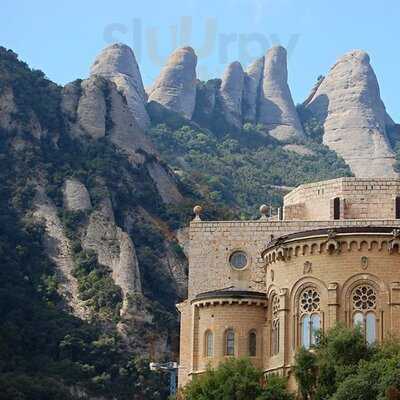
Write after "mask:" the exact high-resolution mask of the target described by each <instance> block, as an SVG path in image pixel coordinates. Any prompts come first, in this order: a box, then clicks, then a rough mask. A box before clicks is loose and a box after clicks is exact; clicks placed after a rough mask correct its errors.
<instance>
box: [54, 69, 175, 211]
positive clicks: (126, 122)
mask: <svg viewBox="0 0 400 400" xmlns="http://www.w3.org/2000/svg"><path fill="white" fill-rule="evenodd" d="M61 106H62V110H63V112H64V113H65V115H66V117H67V120H68V124H69V126H70V129H71V132H72V133H73V134H74V135H77V136H82V135H89V136H90V137H91V138H93V139H95V140H97V139H100V138H104V137H106V136H107V137H108V138H109V140H110V141H111V142H112V143H113V144H114V145H115V146H116V147H117V148H118V149H120V150H121V151H122V152H123V153H125V154H126V155H127V156H128V157H129V159H130V160H131V162H133V163H135V164H142V163H144V162H145V161H146V156H145V154H147V155H150V156H151V158H152V160H153V161H151V162H149V163H146V166H148V171H149V174H150V175H151V177H152V179H153V181H154V183H155V185H156V186H157V188H158V189H159V192H160V196H161V197H162V199H163V200H164V202H165V203H173V202H180V201H181V200H182V196H181V194H180V193H179V190H178V188H177V185H176V182H175V179H174V177H173V174H172V173H171V172H170V171H169V170H168V168H167V167H165V166H162V165H161V164H159V162H158V159H157V151H156V150H155V148H154V146H153V144H152V143H151V141H150V139H149V138H148V137H147V135H146V134H145V133H144V132H143V130H142V129H141V128H140V127H139V126H138V124H137V123H136V120H135V119H134V118H132V113H131V110H130V109H129V107H128V105H127V103H126V101H125V97H124V95H123V94H122V93H121V92H119V91H118V89H117V87H116V85H115V84H114V83H113V82H111V81H110V80H108V79H106V78H103V77H101V76H99V75H93V76H91V77H90V78H88V79H86V80H84V81H82V82H79V81H78V82H73V83H70V84H68V85H66V86H65V87H64V88H63V95H62V104H61Z"/></svg>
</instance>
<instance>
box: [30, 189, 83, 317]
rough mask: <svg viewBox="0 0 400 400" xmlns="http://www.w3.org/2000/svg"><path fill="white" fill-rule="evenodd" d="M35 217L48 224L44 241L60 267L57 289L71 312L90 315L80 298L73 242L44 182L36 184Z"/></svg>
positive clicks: (45, 226)
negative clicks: (75, 273) (68, 236)
mask: <svg viewBox="0 0 400 400" xmlns="http://www.w3.org/2000/svg"><path fill="white" fill-rule="evenodd" d="M33 217H34V219H35V221H36V222H37V223H40V224H43V225H44V228H45V237H44V245H45V248H46V253H47V255H48V257H49V258H50V260H51V261H53V262H54V264H55V265H56V267H57V270H56V277H57V282H58V291H59V293H60V295H61V296H62V297H63V299H64V300H65V302H66V304H67V305H68V307H69V308H70V310H71V312H73V313H74V314H75V315H77V316H78V317H81V318H87V317H88V311H87V310H86V309H85V307H84V305H83V303H82V302H81V301H80V299H79V290H78V283H77V280H76V279H75V277H74V276H73V269H74V259H73V252H72V249H71V243H70V241H69V239H68V238H67V236H66V235H65V232H64V227H63V225H62V223H61V221H60V218H59V217H58V213H57V208H56V206H55V205H54V203H53V201H52V200H51V199H49V198H48V197H47V195H46V194H45V190H44V188H43V187H42V186H39V187H37V192H36V196H35V199H34V206H33Z"/></svg>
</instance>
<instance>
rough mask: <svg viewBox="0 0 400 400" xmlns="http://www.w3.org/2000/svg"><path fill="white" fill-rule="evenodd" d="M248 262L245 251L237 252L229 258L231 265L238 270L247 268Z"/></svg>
mask: <svg viewBox="0 0 400 400" xmlns="http://www.w3.org/2000/svg"><path fill="white" fill-rule="evenodd" d="M247 262H248V260H247V254H246V253H245V252H244V251H235V252H234V253H232V254H231V256H230V257H229V263H230V264H231V266H232V267H233V268H236V269H243V268H246V266H247Z"/></svg>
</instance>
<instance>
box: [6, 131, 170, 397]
mask: <svg viewBox="0 0 400 400" xmlns="http://www.w3.org/2000/svg"><path fill="white" fill-rule="evenodd" d="M10 149H11V148H10V145H9V143H8V136H7V134H6V132H2V133H1V135H0V186H1V187H0V202H1V204H2V207H1V208H0V265H1V268H0V313H1V316H2V318H1V321H0V398H2V399H7V400H13V399H15V400H16V399H18V400H20V399H23V400H25V399H27V400H31V399H32V400H36V399H60V400H63V399H75V398H76V396H75V395H74V394H73V393H71V392H70V390H71V388H72V387H77V388H78V387H80V388H81V389H84V390H85V391H87V392H88V393H94V394H99V395H100V394H102V395H110V394H112V395H113V396H115V397H116V398H118V399H132V398H134V399H138V400H139V399H146V400H147V399H162V398H165V395H166V393H165V391H164V392H162V390H163V389H162V388H163V387H165V386H164V385H163V384H162V383H161V378H160V377H159V376H157V375H155V374H154V373H151V372H150V371H149V370H148V369H147V367H146V366H145V364H143V363H142V362H140V361H138V360H137V359H135V356H134V355H133V354H132V353H130V352H129V351H127V349H126V348H125V347H124V344H123V342H122V341H121V339H120V338H119V337H118V335H117V334H115V333H113V332H112V331H111V332H109V333H105V332H104V329H103V328H101V327H100V326H98V325H96V324H92V325H89V324H86V323H84V322H82V321H81V320H79V319H77V318H75V317H73V316H71V315H70V314H67V313H66V312H64V311H61V308H60V306H61V304H62V300H61V299H60V298H59V297H58V295H57V292H56V288H57V284H56V280H55V279H54V267H53V265H52V264H51V263H50V262H49V260H48V258H47V257H46V255H45V254H44V252H43V245H42V234H43V230H42V228H41V227H39V226H35V225H31V224H30V223H29V221H28V220H26V219H24V220H22V219H21V217H22V216H23V214H24V213H25V211H26V210H27V208H28V207H30V206H31V202H32V193H31V190H29V191H28V192H27V193H26V194H25V195H24V196H21V195H20V188H21V187H24V185H25V183H26V180H27V176H28V173H30V172H32V171H29V170H27V168H26V167H25V164H24V161H27V160H30V159H31V158H30V157H31V156H32V155H31V156H29V157H27V154H21V153H19V152H13V151H10ZM32 149H33V147H32ZM32 149H30V150H32ZM16 198H18V199H21V198H24V201H22V202H20V201H16ZM16 204H17V205H18V207H16ZM81 218H83V216H82V215H79V214H76V215H69V216H68V217H67V216H64V221H65V222H66V225H67V226H69V225H70V224H74V223H76V222H77V221H80V220H81ZM93 264H94V262H93V261H90V260H88V261H87V262H86V263H85V264H83V265H84V267H85V268H87V269H88V270H89V271H90V270H91V268H92V266H93ZM99 292H102V293H104V290H103V289H102V290H100V291H99ZM133 393H134V394H133Z"/></svg>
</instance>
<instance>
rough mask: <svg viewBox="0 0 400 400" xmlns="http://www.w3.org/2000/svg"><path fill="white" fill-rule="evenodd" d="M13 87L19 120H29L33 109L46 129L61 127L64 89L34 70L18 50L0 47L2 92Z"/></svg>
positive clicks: (25, 121) (23, 121)
mask: <svg viewBox="0 0 400 400" xmlns="http://www.w3.org/2000/svg"><path fill="white" fill-rule="evenodd" d="M9 87H12V91H13V95H14V101H15V104H16V106H17V113H16V115H15V119H16V120H18V121H20V122H22V123H27V122H29V119H30V117H31V112H32V111H33V112H34V113H35V115H36V116H37V117H38V119H39V122H40V124H41V125H42V127H43V128H47V129H49V130H58V129H60V126H61V112H60V98H61V97H60V96H61V88H60V87H59V86H57V85H56V84H54V83H53V82H51V81H49V80H48V79H46V77H45V75H44V74H43V72H42V71H39V70H32V69H30V68H29V67H28V65H27V64H25V63H23V62H21V61H18V56H17V55H16V54H15V53H14V52H12V51H11V50H7V49H5V48H4V47H1V46H0V93H2V91H4V90H6V88H9Z"/></svg>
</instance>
